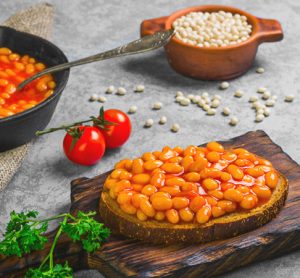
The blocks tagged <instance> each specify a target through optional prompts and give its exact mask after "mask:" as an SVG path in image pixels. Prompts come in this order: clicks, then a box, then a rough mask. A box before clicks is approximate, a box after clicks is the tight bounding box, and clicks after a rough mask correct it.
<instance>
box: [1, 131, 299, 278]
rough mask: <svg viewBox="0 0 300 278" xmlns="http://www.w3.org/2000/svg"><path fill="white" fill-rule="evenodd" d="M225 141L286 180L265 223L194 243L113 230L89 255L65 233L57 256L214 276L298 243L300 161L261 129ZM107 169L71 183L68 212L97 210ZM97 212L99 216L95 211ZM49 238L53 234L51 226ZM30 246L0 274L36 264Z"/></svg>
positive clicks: (121, 268) (128, 271)
mask: <svg viewBox="0 0 300 278" xmlns="http://www.w3.org/2000/svg"><path fill="white" fill-rule="evenodd" d="M222 143H223V144H224V146H225V147H227V148H228V147H244V148H246V149H248V150H249V151H251V152H254V153H256V154H258V155H261V156H264V157H266V158H267V159H269V160H270V161H271V162H272V163H273V164H274V166H275V167H276V168H277V169H278V170H279V171H280V172H281V173H282V174H284V175H285V176H286V177H287V178H288V180H289V194H288V198H287V201H286V204H285V206H284V208H283V210H282V211H281V212H280V214H279V215H278V216H277V217H276V218H275V219H273V220H272V221H271V222H270V223H268V224H266V225H265V226H263V227H261V228H259V229H256V230H254V231H252V232H249V233H246V234H243V235H240V236H236V237H234V238H230V239H226V240H222V241H215V242H210V243H207V244H193V245H183V244H181V245H173V246H162V245H156V246H154V245H150V244H146V243H143V242H139V241H136V240H131V239H127V238H123V237H114V236H111V237H110V238H109V239H108V241H107V242H106V243H104V244H103V246H102V248H101V249H100V250H99V251H97V252H95V253H94V254H91V255H87V254H86V253H85V252H83V250H82V248H81V246H80V245H79V244H74V243H72V242H70V240H69V239H68V238H66V237H63V238H62V239H61V240H60V242H59V244H58V247H57V261H61V262H63V261H65V260H68V262H69V264H70V265H71V266H72V267H73V268H74V269H77V270H78V269H97V270H99V271H100V272H101V273H102V274H103V275H104V276H105V277H114V278H115V277H212V276H215V275H218V274H221V273H224V272H227V271H230V270H232V269H235V268H238V267H241V266H244V265H247V264H250V263H253V262H255V261H262V260H265V259H269V258H272V257H275V256H278V255H281V254H284V253H288V252H291V251H293V250H296V249H299V247H300V166H299V165H298V164H297V163H296V162H295V161H293V160H292V159H291V158H290V157H289V156H288V155H287V154H285V153H284V152H283V150H282V149H281V148H280V147H279V146H278V145H276V144H275V143H274V142H272V141H271V139H270V138H269V137H268V135H267V134H266V133H264V132H263V131H255V132H248V133H246V134H244V135H242V136H239V137H235V138H233V139H231V140H229V141H225V142H222ZM107 175H108V173H105V174H103V175H100V176H97V177H94V178H92V179H88V178H79V179H76V180H74V181H72V183H71V212H72V213H76V212H77V211H78V210H83V211H97V210H98V206H99V197H100V193H101V190H102V184H103V182H104V180H105V178H106V176H107ZM98 217H99V216H98ZM48 236H49V238H51V237H53V232H52V233H50V234H49V235H48ZM48 248H49V245H47V248H46V249H45V250H43V251H37V252H33V253H32V254H30V255H28V256H27V257H25V258H22V259H19V258H17V257H8V258H7V257H0V275H1V277H20V276H21V275H22V273H24V271H25V270H26V269H27V268H28V267H34V266H37V265H38V264H39V263H40V261H41V260H42V258H43V257H44V256H45V254H46V253H47V251H48V250H47V249H48Z"/></svg>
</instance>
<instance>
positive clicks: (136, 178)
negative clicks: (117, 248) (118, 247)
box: [100, 142, 288, 244]
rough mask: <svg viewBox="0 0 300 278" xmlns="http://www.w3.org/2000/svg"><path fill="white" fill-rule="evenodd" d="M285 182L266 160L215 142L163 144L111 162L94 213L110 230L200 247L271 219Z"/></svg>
mask: <svg viewBox="0 0 300 278" xmlns="http://www.w3.org/2000/svg"><path fill="white" fill-rule="evenodd" d="M287 191H288V184H287V180H286V178H285V177H284V176H282V175H281V174H280V173H279V172H278V171H276V169H274V168H273V166H272V164H271V162H270V161H268V160H266V159H264V158H262V157H259V156H257V155H255V154H253V153H250V152H249V151H247V150H246V149H243V148H237V149H228V150H225V149H224V147H223V146H222V145H221V144H219V143H217V142H210V143H208V144H207V145H206V147H197V146H189V147H187V148H186V149H182V148H180V147H175V148H170V147H168V146H167V147H164V148H163V149H162V151H154V152H152V153H151V152H149V153H144V154H143V155H142V157H140V158H135V159H133V160H131V159H124V160H121V161H120V162H118V163H117V164H116V165H115V169H114V170H113V171H112V172H111V173H110V175H109V176H108V178H107V179H106V181H105V183H104V188H103V192H102V195H101V200H100V215H101V217H102V218H103V221H104V223H105V225H107V226H108V227H109V228H110V229H111V230H112V232H114V233H116V234H122V235H125V236H127V237H130V238H135V239H139V240H144V241H148V242H152V243H165V244H170V243H179V242H188V243H196V242H208V241H212V240H217V239H224V238H228V237H232V236H235V235H238V234H241V233H245V232H247V231H250V230H253V229H255V228H257V227H259V226H262V225H263V224H265V223H267V222H268V221H270V220H271V219H272V218H274V217H275V216H276V214H277V213H278V212H279V210H280V209H281V207H282V206H283V204H284V201H285V199H286V196H287Z"/></svg>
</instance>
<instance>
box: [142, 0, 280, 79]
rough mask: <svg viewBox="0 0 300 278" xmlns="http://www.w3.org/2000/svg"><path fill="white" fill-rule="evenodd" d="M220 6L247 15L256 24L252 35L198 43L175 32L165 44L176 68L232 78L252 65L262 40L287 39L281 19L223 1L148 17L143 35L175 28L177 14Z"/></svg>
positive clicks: (194, 74) (199, 75) (193, 74)
mask: <svg viewBox="0 0 300 278" xmlns="http://www.w3.org/2000/svg"><path fill="white" fill-rule="evenodd" d="M220 10H223V11H226V12H231V13H239V14H241V15H245V16H246V17H247V18H248V22H249V23H250V24H251V25H252V27H253V29H252V34H251V36H250V38H249V39H248V40H246V41H244V42H241V43H239V44H236V45H231V46H226V47H197V46H193V45H190V44H187V43H184V42H183V41H181V40H179V39H177V38H176V37H175V36H174V37H173V38H172V39H171V40H170V42H169V43H168V44H167V45H166V46H165V51H166V54H167V58H168V61H169V64H170V65H171V67H172V68H173V69H174V70H175V71H177V72H179V73H181V74H183V75H186V76H189V77H193V78H197V79H202V80H228V79H232V78H235V77H238V76H240V75H242V74H243V73H245V72H246V71H247V70H248V69H249V68H250V67H251V65H252V64H253V61H254V58H255V55H256V52H257V48H258V46H259V45H260V44H261V43H263V42H275V41H280V40H282V39H283V32H282V28H281V25H280V23H279V22H278V21H277V20H274V19H263V18H258V17H256V16H253V15H251V14H249V13H247V12H245V11H242V10H240V9H237V8H234V7H229V6H220V5H208V6H197V7H191V8H186V9H183V10H180V11H177V12H175V13H172V14H171V15H169V16H164V17H159V18H153V19H148V20H144V21H143V22H142V24H141V36H146V35H150V34H153V33H155V32H157V31H159V30H167V29H171V28H172V23H173V22H174V21H175V20H176V19H177V18H179V17H181V16H183V15H185V14H188V13H191V12H197V11H202V12H216V11H220Z"/></svg>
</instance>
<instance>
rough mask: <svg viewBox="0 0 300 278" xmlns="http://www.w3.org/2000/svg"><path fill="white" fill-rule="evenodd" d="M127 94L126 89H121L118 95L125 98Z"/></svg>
mask: <svg viewBox="0 0 300 278" xmlns="http://www.w3.org/2000/svg"><path fill="white" fill-rule="evenodd" d="M126 93H127V90H126V89H125V88H123V87H119V88H118V90H117V93H116V94H117V95H119V96H124V95H126Z"/></svg>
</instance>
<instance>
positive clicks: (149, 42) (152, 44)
mask: <svg viewBox="0 0 300 278" xmlns="http://www.w3.org/2000/svg"><path fill="white" fill-rule="evenodd" d="M173 34H174V30H172V29H171V30H167V31H159V32H156V33H155V34H153V35H149V36H145V37H143V38H141V39H138V40H135V41H132V42H130V43H128V44H125V45H122V46H120V47H118V48H115V49H112V50H109V51H106V52H102V53H99V54H96V55H92V56H89V57H86V58H83V59H80V60H76V61H73V62H69V63H64V64H60V65H57V66H54V67H51V68H48V69H45V70H43V71H41V72H39V73H37V74H35V75H33V76H31V77H30V78H28V79H26V80H25V81H23V82H22V83H20V84H19V86H18V90H21V89H22V88H24V87H25V86H26V85H27V84H28V83H30V82H31V81H33V80H35V79H36V78H38V77H41V76H43V75H45V74H48V73H53V72H57V71H61V70H65V69H68V68H71V67H75V66H80V65H83V64H88V63H92V62H96V61H101V60H106V59H110V58H115V57H120V56H125V55H132V54H136V53H142V52H146V51H150V50H154V49H157V48H159V47H161V46H164V45H165V44H167V43H168V41H169V40H170V38H171V37H172V36H173Z"/></svg>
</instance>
